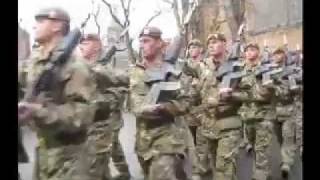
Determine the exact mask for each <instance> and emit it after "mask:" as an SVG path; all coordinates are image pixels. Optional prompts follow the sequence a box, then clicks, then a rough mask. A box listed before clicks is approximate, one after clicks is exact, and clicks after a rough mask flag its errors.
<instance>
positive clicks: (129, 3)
mask: <svg viewBox="0 0 320 180" xmlns="http://www.w3.org/2000/svg"><path fill="white" fill-rule="evenodd" d="M131 2H132V0H128V4H127V12H128V15H129V14H130V7H131Z"/></svg>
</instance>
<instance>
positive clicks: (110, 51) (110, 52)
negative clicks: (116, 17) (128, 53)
mask: <svg viewBox="0 0 320 180" xmlns="http://www.w3.org/2000/svg"><path fill="white" fill-rule="evenodd" d="M128 31H129V26H127V27H126V28H125V29H124V30H123V31H122V32H121V34H120V36H119V38H118V39H117V41H116V42H119V41H120V39H121V38H122V37H123V36H124V35H125V34H126V33H127V32H128ZM123 50H125V49H121V50H118V49H117V47H116V46H115V45H112V46H111V47H110V48H109V49H108V50H107V52H106V54H105V56H104V57H103V58H102V59H100V60H99V61H98V63H101V64H102V65H105V64H107V63H108V62H109V61H110V59H111V57H112V56H113V55H114V54H115V53H116V51H123Z"/></svg>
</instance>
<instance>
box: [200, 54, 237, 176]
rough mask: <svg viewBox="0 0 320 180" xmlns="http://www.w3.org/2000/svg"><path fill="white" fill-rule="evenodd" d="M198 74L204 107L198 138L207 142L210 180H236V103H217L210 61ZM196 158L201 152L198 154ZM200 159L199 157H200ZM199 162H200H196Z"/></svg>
mask: <svg viewBox="0 0 320 180" xmlns="http://www.w3.org/2000/svg"><path fill="white" fill-rule="evenodd" d="M202 68H203V69H202V70H201V80H200V86H201V96H202V104H204V105H206V109H205V114H204V118H203V119H202V131H201V132H202V134H203V136H205V137H206V139H207V143H208V144H207V151H206V152H204V154H203V155H202V156H203V157H202V158H204V160H205V159H206V158H207V155H206V153H210V155H211V158H212V172H213V175H214V179H218V180H226V179H230V180H234V179H236V166H235V164H236V163H235V161H236V157H237V154H238V153H237V152H238V148H239V147H240V143H241V135H242V134H241V127H242V124H241V120H240V117H239V116H238V114H237V111H238V109H239V108H240V106H241V102H240V101H229V100H227V99H221V97H220V95H219V89H218V85H219V82H218V80H217V79H216V73H217V69H218V68H219V65H218V64H216V63H214V62H213V61H212V60H211V59H205V60H204V65H203V66H202ZM198 153H199V155H200V153H202V152H198ZM200 157H201V156H200ZM200 159H201V158H200Z"/></svg>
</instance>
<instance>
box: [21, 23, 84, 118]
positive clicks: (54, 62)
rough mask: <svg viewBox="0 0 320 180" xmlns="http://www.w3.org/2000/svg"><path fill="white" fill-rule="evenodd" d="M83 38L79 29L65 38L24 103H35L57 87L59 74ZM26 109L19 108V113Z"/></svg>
mask: <svg viewBox="0 0 320 180" xmlns="http://www.w3.org/2000/svg"><path fill="white" fill-rule="evenodd" d="M80 37H81V32H80V29H79V28H76V29H74V30H73V31H71V32H69V34H68V35H67V36H65V37H64V38H63V40H62V42H61V43H60V44H59V45H58V46H57V48H56V49H55V53H54V54H52V56H51V61H50V62H49V64H48V66H47V68H46V69H45V70H44V71H43V72H42V73H41V74H40V75H39V76H38V79H36V80H35V81H34V83H33V84H32V86H31V87H30V88H29V89H28V90H27V92H26V94H25V95H24V97H23V102H35V101H36V99H37V97H38V96H39V95H40V93H41V92H49V91H51V90H52V89H53V88H54V87H55V85H56V84H55V82H56V81H57V78H56V76H57V72H58V71H59V70H60V68H61V67H62V66H63V65H64V64H66V62H67V60H68V59H69V57H70V55H71V54H72V52H73V50H74V48H75V47H76V46H77V44H78V42H79V40H80ZM25 110H26V109H25V107H24V106H22V107H19V108H18V113H19V114H21V113H23V112H24V111H25Z"/></svg>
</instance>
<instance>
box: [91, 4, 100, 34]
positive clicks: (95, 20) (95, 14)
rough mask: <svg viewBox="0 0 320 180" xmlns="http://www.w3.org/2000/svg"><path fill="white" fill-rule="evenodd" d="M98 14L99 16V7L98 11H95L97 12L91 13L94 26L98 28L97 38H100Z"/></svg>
mask: <svg viewBox="0 0 320 180" xmlns="http://www.w3.org/2000/svg"><path fill="white" fill-rule="evenodd" d="M99 14H100V6H98V9H97V11H96V12H95V13H92V15H93V19H94V22H95V24H96V26H97V28H98V34H99V36H100V32H101V26H100V24H99V22H98V16H99Z"/></svg>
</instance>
